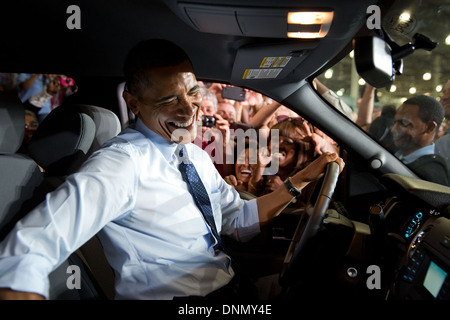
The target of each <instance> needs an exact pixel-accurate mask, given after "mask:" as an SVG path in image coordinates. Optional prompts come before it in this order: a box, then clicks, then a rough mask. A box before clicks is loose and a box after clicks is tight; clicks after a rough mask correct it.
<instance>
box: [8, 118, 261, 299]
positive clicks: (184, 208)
mask: <svg viewBox="0 0 450 320" xmlns="http://www.w3.org/2000/svg"><path fill="white" fill-rule="evenodd" d="M176 148H177V144H175V143H170V142H168V141H167V140H165V139H164V138H162V137H161V136H159V135H157V134H156V133H154V132H152V131H151V130H149V129H148V128H147V127H146V126H145V125H143V123H142V122H141V121H139V120H138V121H137V123H136V126H135V128H134V129H133V128H128V129H126V130H124V131H123V132H122V133H121V134H119V136H117V137H115V138H113V139H112V140H110V141H109V142H108V143H107V144H106V145H105V146H104V147H103V148H102V149H101V150H99V151H97V152H96V153H94V155H93V156H91V158H90V159H89V160H87V161H86V163H85V164H84V165H83V167H82V168H81V169H80V170H79V172H77V173H75V174H73V175H72V176H70V177H68V178H67V180H66V182H65V183H64V184H63V185H61V186H60V187H59V188H58V189H57V190H56V191H54V192H52V193H50V194H48V195H47V198H46V200H45V201H44V202H43V203H42V204H40V205H39V206H38V207H37V208H36V209H34V210H33V211H32V212H31V213H30V214H28V215H27V216H26V217H25V218H24V219H23V220H21V221H20V222H19V223H18V224H17V225H16V226H15V228H14V230H13V231H12V232H11V233H10V234H9V235H8V237H7V238H6V239H5V241H3V242H2V243H1V244H0V287H10V288H12V289H14V290H18V291H31V292H36V293H40V294H42V295H44V296H46V297H48V280H47V278H48V274H49V273H50V272H51V271H52V270H54V269H55V268H56V267H57V266H58V265H59V264H60V263H62V262H63V261H64V260H65V259H66V258H67V257H68V256H69V255H70V253H71V252H73V251H75V250H76V249H77V248H78V247H80V246H81V245H82V244H83V243H84V242H86V241H87V240H88V239H90V238H91V237H92V236H93V235H95V234H97V233H99V234H98V236H99V238H100V241H101V242H102V245H103V247H104V249H105V254H106V257H107V259H108V261H109V263H110V265H111V266H112V268H113V269H114V270H115V274H116V299H172V298H173V297H176V296H188V295H199V296H204V295H206V294H208V293H210V292H212V291H214V290H216V289H218V288H220V287H222V286H224V285H226V284H227V283H228V282H229V281H230V280H231V278H232V277H233V275H234V272H233V270H232V268H231V264H230V258H229V257H228V256H227V255H226V254H224V253H223V252H219V253H216V252H215V251H214V248H213V247H214V242H215V239H214V238H213V237H212V236H211V234H210V232H209V230H208V226H207V225H206V224H205V222H204V220H203V217H202V214H201V212H200V210H199V209H198V208H197V206H196V205H195V203H194V201H193V199H192V196H191V194H190V193H189V191H188V189H187V184H186V183H185V182H184V181H183V180H182V177H181V173H180V172H179V170H178V160H177V157H176V156H175V154H174V152H175V150H176ZM186 150H187V152H188V155H189V159H190V160H191V161H192V163H193V164H194V165H195V167H196V169H197V171H198V173H199V175H200V177H201V180H202V182H203V184H204V185H205V188H206V190H207V191H208V194H209V197H210V200H211V203H212V207H213V213H214V218H215V223H216V225H217V230H218V232H219V233H221V234H226V235H229V236H231V237H233V238H235V239H238V240H241V241H246V240H248V239H250V238H252V237H253V236H254V235H256V234H257V233H259V230H260V229H259V219H258V212H257V206H256V200H251V201H243V200H242V199H240V197H239V195H238V193H237V192H236V191H235V190H234V189H233V188H232V187H231V186H229V185H228V184H227V183H226V182H225V181H224V180H223V179H222V177H221V176H220V175H219V173H218V172H217V170H216V169H215V168H214V165H213V163H212V161H211V159H210V157H209V155H208V154H207V153H206V152H204V151H203V150H201V148H199V147H197V146H196V145H194V144H188V145H186ZM68 276H69V275H68Z"/></svg>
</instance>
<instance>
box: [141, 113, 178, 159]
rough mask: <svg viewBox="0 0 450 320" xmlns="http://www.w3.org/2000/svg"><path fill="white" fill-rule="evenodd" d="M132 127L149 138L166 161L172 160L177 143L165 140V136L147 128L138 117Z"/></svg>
mask: <svg viewBox="0 0 450 320" xmlns="http://www.w3.org/2000/svg"><path fill="white" fill-rule="evenodd" d="M134 129H135V130H137V131H139V132H140V133H142V134H143V135H144V136H145V137H146V138H148V139H149V140H151V141H152V142H153V143H154V144H155V146H156V147H157V148H158V150H159V151H160V152H161V153H162V155H163V156H164V158H166V160H167V161H171V160H173V156H174V153H175V151H176V150H177V147H178V143H175V142H170V141H167V140H166V139H165V138H163V137H161V136H160V135H159V134H157V133H156V132H154V131H153V130H151V129H149V128H148V127H147V126H146V125H145V124H144V123H143V122H142V120H141V119H139V118H138V119H137V120H136V124H135V127H134Z"/></svg>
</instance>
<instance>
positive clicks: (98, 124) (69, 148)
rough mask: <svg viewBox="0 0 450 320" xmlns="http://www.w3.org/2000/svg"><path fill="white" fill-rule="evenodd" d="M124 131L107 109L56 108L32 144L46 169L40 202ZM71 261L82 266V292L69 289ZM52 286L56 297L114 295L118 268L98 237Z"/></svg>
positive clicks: (55, 277)
mask: <svg viewBox="0 0 450 320" xmlns="http://www.w3.org/2000/svg"><path fill="white" fill-rule="evenodd" d="M120 130H121V125H120V122H119V119H118V117H117V116H116V115H115V114H114V113H113V112H112V111H109V110H107V109H104V108H101V107H96V106H91V105H83V104H75V105H71V104H67V105H62V106H59V107H58V108H56V109H54V110H53V111H52V112H51V113H50V114H49V115H48V116H47V117H46V118H45V119H44V121H43V122H42V123H41V124H40V126H39V128H38V130H37V131H36V133H35V134H34V135H33V138H32V139H31V141H30V143H29V146H28V150H29V153H30V156H31V157H32V158H33V159H34V160H35V161H36V162H37V163H38V164H39V165H40V166H41V167H42V168H43V169H44V170H45V180H44V183H43V184H42V185H41V187H40V192H39V194H40V195H39V196H38V198H40V199H39V200H40V201H41V200H43V199H44V197H45V194H46V193H47V192H51V191H53V190H54V189H56V188H57V187H58V186H59V185H60V184H61V183H62V182H63V181H64V179H65V177H67V176H68V175H70V174H72V173H74V172H76V171H77V170H78V169H79V168H80V166H81V165H82V163H83V162H84V161H85V160H86V159H87V158H88V157H89V156H90V155H91V154H92V153H93V152H94V151H95V150H97V149H99V148H100V147H101V145H102V144H103V143H104V142H106V141H107V140H109V139H111V138H112V137H114V136H116V135H117V134H118V133H119V132H120ZM71 264H76V265H78V266H80V269H81V273H82V284H81V290H73V289H72V290H68V289H67V285H66V280H67V278H68V276H70V274H67V272H66V270H67V267H68V266H69V265H71ZM94 278H95V280H93V279H94ZM98 280H100V281H98ZM50 287H51V288H50V299H102V298H113V296H114V275H113V271H112V269H111V268H110V266H109V264H108V263H107V261H106V258H105V257H104V254H103V249H102V247H101V244H100V243H99V241H98V239H97V237H93V238H92V239H91V240H89V241H88V243H87V244H85V245H84V246H82V247H81V248H80V249H79V250H78V251H77V252H76V253H74V254H72V255H71V256H70V257H69V258H68V260H67V261H65V262H64V263H63V264H62V265H61V266H60V267H59V268H57V269H56V270H55V271H53V272H52V274H50Z"/></svg>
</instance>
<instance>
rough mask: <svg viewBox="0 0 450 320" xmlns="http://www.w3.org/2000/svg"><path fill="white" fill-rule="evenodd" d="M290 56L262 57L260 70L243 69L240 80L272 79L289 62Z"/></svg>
mask: <svg viewBox="0 0 450 320" xmlns="http://www.w3.org/2000/svg"><path fill="white" fill-rule="evenodd" d="M291 58H292V57H291V56H281V57H264V59H263V60H262V61H261V64H260V65H259V68H260V69H245V72H244V75H243V77H242V79H274V78H276V77H277V76H278V75H279V74H280V72H281V71H283V68H284V67H285V66H286V65H287V64H288V63H289V61H290V60H291Z"/></svg>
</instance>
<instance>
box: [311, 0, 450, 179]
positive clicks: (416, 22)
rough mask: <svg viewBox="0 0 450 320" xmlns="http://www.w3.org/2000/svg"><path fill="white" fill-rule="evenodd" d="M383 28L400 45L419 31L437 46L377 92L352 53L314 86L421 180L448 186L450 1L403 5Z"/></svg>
mask: <svg viewBox="0 0 450 320" xmlns="http://www.w3.org/2000/svg"><path fill="white" fill-rule="evenodd" d="M382 27H383V30H384V32H385V33H386V34H387V35H388V36H389V37H390V38H391V39H392V40H393V41H394V42H395V43H396V44H397V45H399V46H403V45H406V44H408V43H411V42H414V36H415V35H416V34H418V33H419V34H421V35H424V36H426V37H427V38H429V39H431V40H432V41H434V42H437V43H438V44H437V46H436V47H435V48H434V49H433V50H431V51H428V50H424V49H416V50H415V51H414V52H413V53H412V54H411V55H409V56H407V57H405V58H403V71H402V72H401V74H397V75H396V77H395V81H394V83H393V84H392V85H391V86H390V87H387V88H381V89H375V88H374V87H372V86H371V85H369V84H368V83H366V82H365V81H364V79H362V78H361V77H360V76H359V75H358V73H357V71H356V67H355V64H354V57H353V51H352V52H351V53H350V54H349V55H347V56H346V57H344V58H343V59H342V60H341V61H340V62H339V63H337V64H336V65H334V66H333V67H331V68H329V69H328V70H325V71H324V72H323V73H322V74H321V75H320V76H318V77H317V78H316V79H315V80H314V82H313V84H314V85H315V87H316V89H317V91H318V93H320V94H321V95H322V96H324V98H326V99H327V100H328V101H330V102H331V104H332V105H333V106H335V107H337V108H338V109H339V110H340V111H341V112H343V113H344V114H345V115H346V116H347V117H349V118H350V119H352V121H354V122H355V123H356V124H357V125H358V126H360V127H361V128H362V129H363V130H365V131H366V132H368V133H369V134H370V135H371V136H372V137H373V138H375V139H376V140H378V141H379V142H380V143H381V144H382V145H383V146H384V147H386V148H387V149H388V150H389V151H390V152H391V153H393V154H394V155H396V156H397V157H398V158H399V159H401V160H402V162H403V163H405V164H406V165H408V167H410V169H412V170H413V171H414V172H415V173H416V174H417V175H418V176H419V177H421V178H423V179H425V180H429V181H432V182H436V183H440V184H443V185H448V183H449V180H448V176H449V172H448V170H449V167H450V163H449V152H450V151H449V149H450V122H449V120H450V82H449V79H450V73H449V70H448V69H449V68H450V65H449V63H448V57H449V56H450V1H449V0H446V1H402V2H401V5H395V6H393V7H392V8H391V10H390V11H389V13H387V14H386V15H385V16H384V17H383V19H382ZM447 96H448V97H447Z"/></svg>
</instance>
